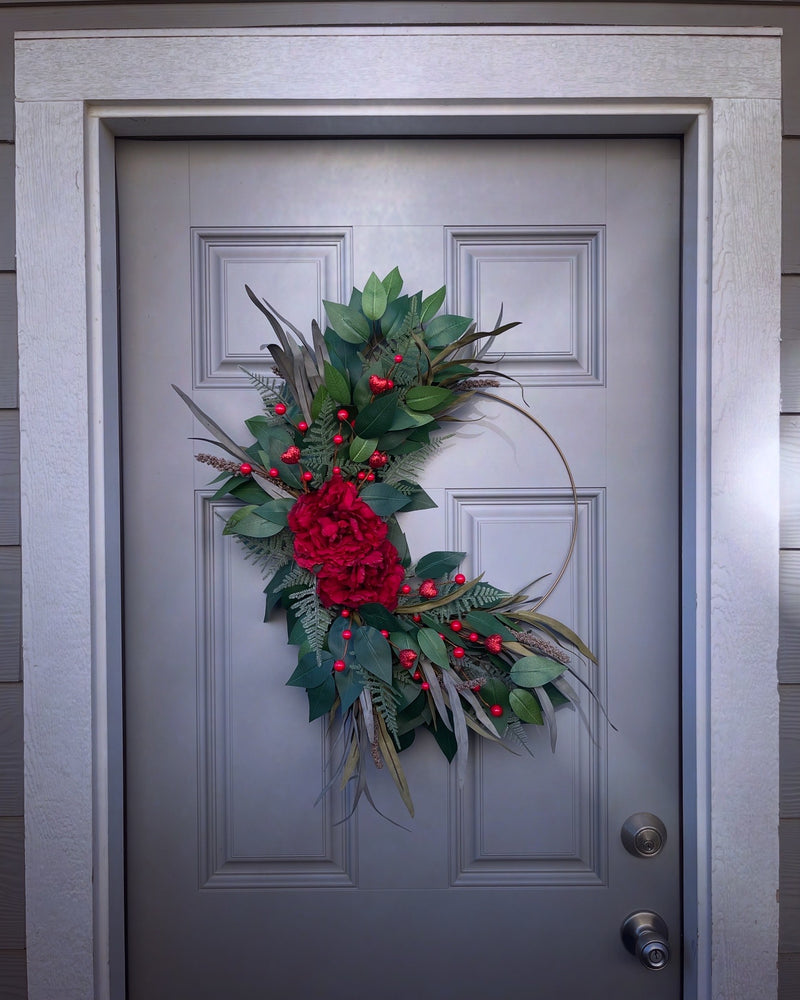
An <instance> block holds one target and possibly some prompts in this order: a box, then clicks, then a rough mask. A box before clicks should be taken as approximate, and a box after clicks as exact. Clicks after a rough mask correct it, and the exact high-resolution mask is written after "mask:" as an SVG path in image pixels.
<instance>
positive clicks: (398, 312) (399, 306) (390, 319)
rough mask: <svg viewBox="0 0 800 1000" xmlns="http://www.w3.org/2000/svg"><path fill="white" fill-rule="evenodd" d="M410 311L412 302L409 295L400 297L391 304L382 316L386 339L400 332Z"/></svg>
mask: <svg viewBox="0 0 800 1000" xmlns="http://www.w3.org/2000/svg"><path fill="white" fill-rule="evenodd" d="M410 309H411V302H410V300H409V298H408V296H407V295H399V296H398V297H397V298H396V299H394V300H393V301H392V302H390V303H389V305H388V306H387V307H386V312H385V313H384V314H383V316H381V333H382V334H383V335H384V337H385V338H387V339H389V338H391V337H393V336H394V335H395V334H396V333H397V332H398V331H399V330H400V328H401V327H402V325H403V323H404V322H405V319H406V316H408V314H409V311H410Z"/></svg>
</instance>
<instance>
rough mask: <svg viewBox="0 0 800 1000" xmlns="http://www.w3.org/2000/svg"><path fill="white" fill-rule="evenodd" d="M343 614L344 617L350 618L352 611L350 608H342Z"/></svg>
mask: <svg viewBox="0 0 800 1000" xmlns="http://www.w3.org/2000/svg"><path fill="white" fill-rule="evenodd" d="M341 616H342V618H349V617H350V611H349V609H348V608H342V610H341Z"/></svg>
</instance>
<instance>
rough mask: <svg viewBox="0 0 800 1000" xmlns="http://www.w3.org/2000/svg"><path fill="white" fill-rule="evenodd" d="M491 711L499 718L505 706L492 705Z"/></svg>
mask: <svg viewBox="0 0 800 1000" xmlns="http://www.w3.org/2000/svg"><path fill="white" fill-rule="evenodd" d="M489 711H490V712H491V713H492V715H493V716H494V717H495V718H496V719H499V718H500V716H501V715H502V714H503V706H502V705H492V707H491V708H490V709H489Z"/></svg>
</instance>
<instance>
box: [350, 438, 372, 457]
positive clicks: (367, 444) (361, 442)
mask: <svg viewBox="0 0 800 1000" xmlns="http://www.w3.org/2000/svg"><path fill="white" fill-rule="evenodd" d="M377 447H378V439H377V438H366V439H365V438H362V437H354V438H353V440H352V441H351V442H350V459H351V461H353V462H366V460H367V459H368V458H369V456H370V455H371V454H372V453H373V452H374V451H375V449H376V448H377Z"/></svg>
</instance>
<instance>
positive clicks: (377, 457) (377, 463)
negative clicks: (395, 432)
mask: <svg viewBox="0 0 800 1000" xmlns="http://www.w3.org/2000/svg"><path fill="white" fill-rule="evenodd" d="M388 461H389V456H388V455H387V454H386V452H385V451H373V453H372V454H371V455H370V456H369V458H368V459H367V462H368V464H369V467H370V468H371V469H382V468H383V467H384V465H386V463H387V462H388Z"/></svg>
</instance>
